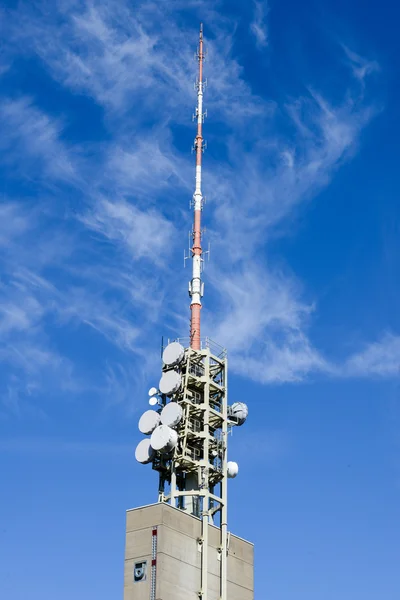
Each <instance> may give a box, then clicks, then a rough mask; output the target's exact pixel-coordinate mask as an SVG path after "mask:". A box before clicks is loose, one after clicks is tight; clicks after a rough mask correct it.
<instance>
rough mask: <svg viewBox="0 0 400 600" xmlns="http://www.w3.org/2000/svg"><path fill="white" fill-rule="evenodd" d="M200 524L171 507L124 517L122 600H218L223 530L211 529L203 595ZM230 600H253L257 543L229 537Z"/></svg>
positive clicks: (163, 505)
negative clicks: (124, 540)
mask: <svg viewBox="0 0 400 600" xmlns="http://www.w3.org/2000/svg"><path fill="white" fill-rule="evenodd" d="M201 526H202V523H201V520H200V519H198V518H197V517H194V516H192V515H190V514H187V513H185V512H184V511H182V510H179V509H177V508H175V507H173V506H171V505H170V504H166V503H161V502H159V503H157V504H151V505H148V506H143V507H140V508H134V509H131V510H128V511H127V513H126V543H125V573H124V600H199V599H202V598H206V599H207V600H219V598H220V591H219V590H220V560H221V543H220V529H219V527H215V526H213V525H208V528H209V530H208V536H207V537H208V561H207V562H208V577H207V581H208V584H207V588H208V589H207V590H201V589H200V586H201V555H202V549H201V543H202V542H201V529H202V527H201ZM227 551H228V560H227V580H228V582H227V592H228V594H227V595H228V598H229V600H254V547H253V544H252V543H250V542H247V541H246V540H243V539H241V538H239V537H237V536H235V535H232V534H229V533H228V544H227Z"/></svg>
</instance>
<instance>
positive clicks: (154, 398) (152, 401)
mask: <svg viewBox="0 0 400 600" xmlns="http://www.w3.org/2000/svg"><path fill="white" fill-rule="evenodd" d="M149 404H150V406H156V404H158V398H157V396H152V397H151V398H150V399H149Z"/></svg>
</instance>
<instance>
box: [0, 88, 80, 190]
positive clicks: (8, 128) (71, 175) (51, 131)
mask: <svg viewBox="0 0 400 600" xmlns="http://www.w3.org/2000/svg"><path fill="white" fill-rule="evenodd" d="M61 132H62V124H61V122H60V121H57V120H56V119H52V118H51V117H49V116H48V115H47V114H45V113H44V112H43V111H41V110H40V109H38V108H37V107H35V105H34V103H33V101H32V99H31V98H27V97H21V98H18V99H15V100H14V99H13V100H10V99H3V100H1V99H0V152H1V161H3V162H5V164H6V165H7V166H11V167H12V168H15V165H16V164H17V165H18V171H19V174H24V175H25V176H26V175H27V174H28V173H29V175H30V176H32V172H36V175H38V174H39V173H38V168H39V171H42V172H43V173H44V175H47V176H50V177H55V178H57V179H61V180H64V181H69V182H71V181H73V180H74V179H75V177H76V172H75V168H74V165H73V163H72V161H71V156H70V155H69V153H68V152H67V150H66V148H65V146H64V144H63V143H62V142H61V141H60V135H61ZM21 156H23V157H24V160H23V161H21Z"/></svg>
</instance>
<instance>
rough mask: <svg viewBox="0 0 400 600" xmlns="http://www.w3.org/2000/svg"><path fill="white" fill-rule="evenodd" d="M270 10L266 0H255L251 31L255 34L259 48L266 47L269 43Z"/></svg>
mask: <svg viewBox="0 0 400 600" xmlns="http://www.w3.org/2000/svg"><path fill="white" fill-rule="evenodd" d="M268 10H269V8H268V4H267V2H266V0H254V19H253V21H252V22H251V24H250V31H251V32H252V34H253V35H254V37H255V39H256V44H257V46H258V47H259V48H265V46H267V45H268V27H267V15H268Z"/></svg>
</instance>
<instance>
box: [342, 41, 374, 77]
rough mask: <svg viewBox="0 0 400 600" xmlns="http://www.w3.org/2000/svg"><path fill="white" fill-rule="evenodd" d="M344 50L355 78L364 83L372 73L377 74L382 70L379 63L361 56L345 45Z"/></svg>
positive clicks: (343, 45)
mask: <svg viewBox="0 0 400 600" xmlns="http://www.w3.org/2000/svg"><path fill="white" fill-rule="evenodd" d="M342 48H343V50H344V52H345V54H346V56H347V58H348V61H349V65H350V67H351V68H352V70H353V73H354V76H355V77H356V78H357V79H358V80H359V81H360V82H362V83H365V79H366V77H368V75H371V74H372V73H376V72H378V71H379V70H380V66H379V63H378V61H376V60H369V59H367V58H365V57H364V56H360V55H359V54H357V53H356V52H354V51H353V50H351V49H350V48H348V47H347V46H346V45H345V44H342Z"/></svg>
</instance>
